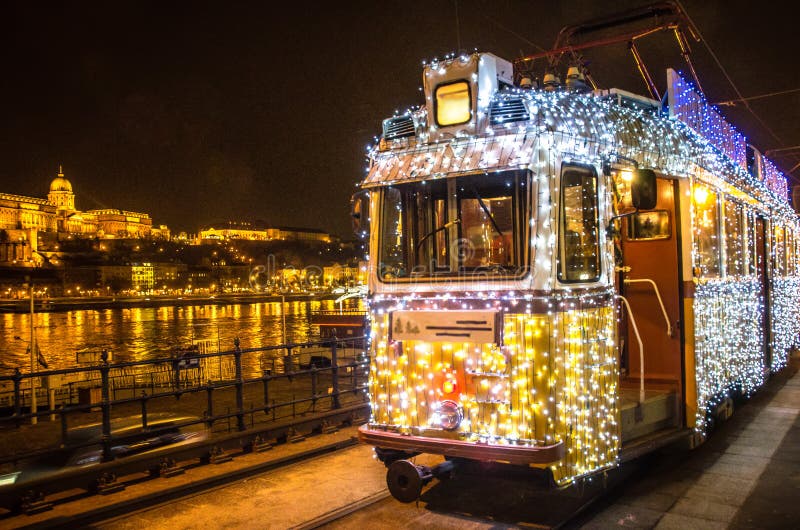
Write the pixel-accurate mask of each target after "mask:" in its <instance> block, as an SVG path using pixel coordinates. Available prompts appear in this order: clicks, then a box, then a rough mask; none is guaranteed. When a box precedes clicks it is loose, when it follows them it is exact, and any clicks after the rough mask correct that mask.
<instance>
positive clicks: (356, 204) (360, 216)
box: [350, 190, 369, 239]
mask: <svg viewBox="0 0 800 530" xmlns="http://www.w3.org/2000/svg"><path fill="white" fill-rule="evenodd" d="M350 217H351V220H352V222H353V232H354V233H355V234H356V236H357V237H358V238H359V239H367V238H368V237H369V191H367V190H361V191H359V192H357V193H354V194H353V196H352V197H351V198H350Z"/></svg>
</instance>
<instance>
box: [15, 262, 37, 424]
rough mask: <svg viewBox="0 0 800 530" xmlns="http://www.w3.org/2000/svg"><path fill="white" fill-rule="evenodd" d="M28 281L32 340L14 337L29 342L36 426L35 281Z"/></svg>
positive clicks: (32, 399) (32, 400)
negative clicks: (34, 375)
mask: <svg viewBox="0 0 800 530" xmlns="http://www.w3.org/2000/svg"><path fill="white" fill-rule="evenodd" d="M26 279H27V280H28V287H29V289H30V291H29V292H30V300H31V340H30V341H26V340H25V339H23V338H22V337H19V336H14V338H15V339H17V340H21V341H23V342H28V349H29V350H30V352H31V414H33V416H31V425H36V423H37V418H36V412H37V410H38V409H37V406H36V378H35V377H33V374H34V372H35V371H36V332H35V328H34V322H33V316H34V312H33V280H32V279H30V277H28V278H26Z"/></svg>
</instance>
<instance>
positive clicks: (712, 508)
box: [669, 497, 736, 523]
mask: <svg viewBox="0 0 800 530" xmlns="http://www.w3.org/2000/svg"><path fill="white" fill-rule="evenodd" d="M669 513H674V514H680V515H688V516H689V517H698V518H701V519H708V520H709V521H718V522H721V523H727V522H729V521H730V520H731V519H733V517H734V515H736V508H735V507H734V506H730V505H727V504H722V503H719V502H714V501H711V500H708V499H704V498H702V497H691V498H690V497H683V498H681V499H679V500H678V502H676V503H675V506H673V507H672V509H671V510H670V511H669Z"/></svg>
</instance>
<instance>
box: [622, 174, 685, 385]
mask: <svg viewBox="0 0 800 530" xmlns="http://www.w3.org/2000/svg"><path fill="white" fill-rule="evenodd" d="M657 186H658V188H657V190H658V201H657V203H656V207H655V208H654V209H652V210H646V211H641V212H639V213H637V214H634V215H632V216H630V217H627V218H625V222H624V223H623V226H622V227H621V228H622V234H621V248H622V263H623V266H622V272H623V273H622V274H621V275H619V277H620V280H619V281H620V285H619V289H620V292H621V293H622V295H623V296H624V297H625V298H626V299H627V300H628V302H629V304H630V307H631V312H632V313H633V317H634V320H635V322H636V326H637V327H638V330H639V334H640V336H641V339H642V343H643V345H644V370H643V373H644V379H645V388H646V389H653V390H659V391H669V392H676V393H678V394H679V393H680V392H681V338H680V333H681V331H680V326H679V323H678V319H679V315H680V312H679V311H680V309H679V308H680V292H679V287H678V286H679V285H681V281H682V278H681V273H680V270H681V268H680V252H679V249H680V242H679V238H680V233H679V232H680V219H679V212H680V209H679V208H678V206H679V205H678V200H679V199H678V198H679V197H680V193H678V182H677V181H676V180H670V179H666V178H661V177H659V178H658V179H657ZM659 295H660V298H661V301H662V302H663V310H662V304H661V303H659ZM665 311H666V318H665V316H664V312H665ZM668 323H669V327H668ZM626 328H627V336H626V337H625V348H624V350H623V355H624V356H625V358H624V359H623V360H622V361H623V362H622V365H623V366H626V367H627V376H626V377H625V378H624V379H623V381H622V386H623V387H625V386H628V387H631V386H634V385H638V384H639V380H640V374H641V373H642V371H641V367H642V365H641V362H640V352H639V343H638V341H637V339H636V336H635V333H634V329H633V326H632V325H631V322H630V321H628V322H627V326H626ZM669 329H671V336H670V334H668V330H669Z"/></svg>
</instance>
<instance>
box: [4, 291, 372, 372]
mask: <svg viewBox="0 0 800 530" xmlns="http://www.w3.org/2000/svg"><path fill="white" fill-rule="evenodd" d="M285 307H286V336H287V339H288V340H289V341H291V342H306V341H310V340H315V339H316V338H317V337H318V333H319V330H318V329H316V326H312V325H311V323H310V315H311V313H313V312H316V311H319V310H332V309H335V306H334V302H333V301H332V300H322V301H308V302H305V301H304V302H286V305H285ZM343 307H344V308H358V307H359V301H357V300H346V301H345V302H344V306H343ZM282 320H283V314H282V310H281V303H280V302H263V303H257V304H235V305H234V304H232V305H199V306H185V307H172V306H169V307H153V308H126V309H100V310H96V309H89V310H77V311H67V312H52V313H37V314H35V315H34V326H35V329H36V340H37V342H38V344H39V349H40V350H41V352H42V354H43V355H44V356H45V358H46V359H47V362H48V365H49V369H59V368H70V367H74V366H76V352H77V351H79V350H84V349H87V348H88V349H90V350H95V351H99V350H101V349H103V348H106V349H108V350H109V351H111V353H112V360H113V361H115V362H122V361H134V360H143V359H153V358H157V357H166V356H169V355H170V350H171V349H172V348H173V347H175V346H179V345H184V346H185V345H188V344H190V343H192V342H202V341H205V342H206V343H207V344H208V346H209V348H210V349H209V351H217V347H218V345H219V349H221V350H222V351H228V350H232V349H233V341H234V338H236V337H239V340H240V347H241V348H243V349H245V348H258V347H263V346H273V345H277V344H281V343H283V338H282ZM30 322H31V321H30V315H29V314H16V313H5V314H0V373H4V374H8V373H9V372H10V370H13V369H14V368H15V367H19V369H20V370H21V371H22V372H28V371H29V370H30V356H29V354H28V353H27V351H26V349H27V346H28V345H27V341H28V340H29V338H30ZM15 336H18V337H20V339H21V340H20V339H15V338H14V337H15ZM256 362H257V361H256V359H248V358H245V364H246V365H251V364H253V363H256ZM249 368H251V369H252V368H255V366H249ZM37 369H42V368H41V367H39V368H37ZM248 371H250V370H248Z"/></svg>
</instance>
